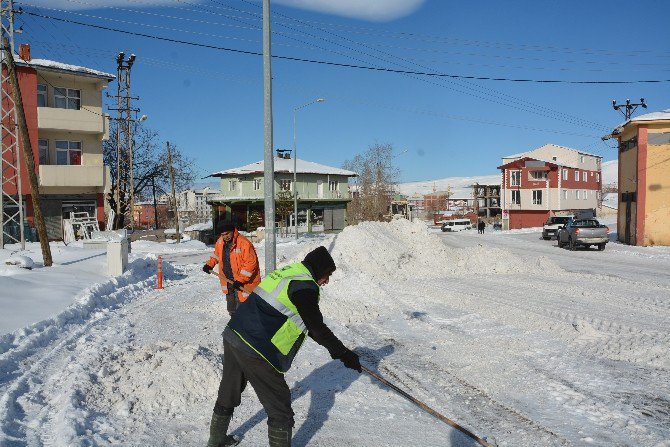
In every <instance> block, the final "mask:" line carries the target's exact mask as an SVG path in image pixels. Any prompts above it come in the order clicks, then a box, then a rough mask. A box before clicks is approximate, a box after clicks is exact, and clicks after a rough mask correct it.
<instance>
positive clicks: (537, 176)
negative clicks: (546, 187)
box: [530, 171, 547, 180]
mask: <svg viewBox="0 0 670 447" xmlns="http://www.w3.org/2000/svg"><path fill="white" fill-rule="evenodd" d="M530 176H531V178H532V179H533V180H546V179H547V171H530Z"/></svg>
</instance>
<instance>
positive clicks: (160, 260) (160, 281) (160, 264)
mask: <svg viewBox="0 0 670 447" xmlns="http://www.w3.org/2000/svg"><path fill="white" fill-rule="evenodd" d="M156 288H157V289H162V288H163V258H162V257H160V256H159V257H158V284H157V285H156Z"/></svg>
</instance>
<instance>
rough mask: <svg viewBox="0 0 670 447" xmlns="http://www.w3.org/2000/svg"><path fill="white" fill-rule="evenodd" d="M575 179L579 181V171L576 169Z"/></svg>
mask: <svg viewBox="0 0 670 447" xmlns="http://www.w3.org/2000/svg"><path fill="white" fill-rule="evenodd" d="M575 181H576V182H578V181H579V171H575Z"/></svg>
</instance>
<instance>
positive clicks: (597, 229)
mask: <svg viewBox="0 0 670 447" xmlns="http://www.w3.org/2000/svg"><path fill="white" fill-rule="evenodd" d="M609 232H610V229H609V228H608V227H607V226H606V225H601V224H600V222H598V221H597V220H595V219H574V220H573V219H570V220H569V221H568V223H567V224H565V227H563V228H561V229H560V230H558V235H557V236H556V238H557V240H558V246H559V247H561V248H563V247H566V246H567V247H568V248H569V249H570V250H575V249H577V247H579V246H583V247H587V248H588V247H590V246H591V245H595V246H596V247H598V250H604V249H605V244H607V241H609Z"/></svg>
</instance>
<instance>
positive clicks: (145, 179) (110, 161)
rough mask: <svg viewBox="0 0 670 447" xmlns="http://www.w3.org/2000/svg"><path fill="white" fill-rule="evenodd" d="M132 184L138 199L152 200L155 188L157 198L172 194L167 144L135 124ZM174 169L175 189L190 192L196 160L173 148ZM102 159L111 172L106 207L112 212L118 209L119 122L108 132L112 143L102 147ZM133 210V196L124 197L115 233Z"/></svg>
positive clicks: (152, 132) (116, 219) (115, 219)
mask: <svg viewBox="0 0 670 447" xmlns="http://www.w3.org/2000/svg"><path fill="white" fill-rule="evenodd" d="M133 137H134V141H133V180H134V181H133V184H134V192H135V197H136V198H139V199H144V200H146V199H148V198H150V197H152V196H153V194H152V193H153V191H152V188H153V185H154V184H155V187H156V194H157V195H163V194H167V193H168V191H170V176H169V174H168V169H167V152H166V151H165V143H163V142H161V141H160V139H159V136H158V133H157V132H155V131H153V130H151V129H149V128H147V127H145V126H143V125H142V124H141V123H137V124H136V128H135V130H134V131H133ZM171 150H172V165H173V168H174V176H175V178H174V181H175V188H176V189H177V190H182V189H186V188H189V187H190V186H191V185H192V184H193V182H194V180H195V168H194V166H195V165H194V163H193V160H191V159H190V158H188V157H186V156H185V155H184V154H183V153H182V152H181V151H180V150H179V148H178V147H176V146H173V145H171ZM103 158H104V162H105V165H106V166H109V168H110V176H111V179H110V183H111V190H110V192H109V194H108V195H107V203H108V204H109V205H110V207H111V208H112V209H116V185H117V183H118V175H117V172H116V122H114V121H113V122H112V123H111V126H110V131H109V140H107V141H105V142H104V144H103ZM129 207H130V194H129V193H127V194H123V193H122V197H121V214H120V215H119V216H115V217H114V229H119V228H123V227H124V224H125V216H126V214H127V213H128V208H129Z"/></svg>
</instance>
